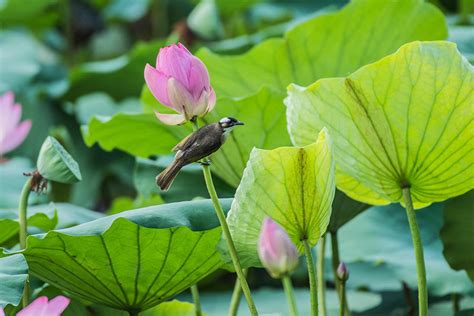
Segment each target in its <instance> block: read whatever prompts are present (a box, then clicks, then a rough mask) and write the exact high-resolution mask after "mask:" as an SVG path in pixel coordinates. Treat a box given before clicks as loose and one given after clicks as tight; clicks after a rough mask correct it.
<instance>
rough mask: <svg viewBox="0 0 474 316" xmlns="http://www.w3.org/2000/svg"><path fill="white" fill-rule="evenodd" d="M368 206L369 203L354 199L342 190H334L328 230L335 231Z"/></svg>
mask: <svg viewBox="0 0 474 316" xmlns="http://www.w3.org/2000/svg"><path fill="white" fill-rule="evenodd" d="M369 207H370V205H368V204H365V203H360V202H357V201H354V200H353V199H350V198H349V197H347V195H345V194H344V193H343V192H341V191H339V190H336V194H335V195H334V201H333V202H332V212H331V219H330V221H329V225H328V232H331V233H335V232H336V231H337V230H338V229H339V228H341V227H342V226H344V225H345V224H346V223H347V222H349V221H350V220H351V219H353V218H354V217H356V216H357V215H359V214H360V213H362V212H363V211H365V210H366V209H367V208H369Z"/></svg>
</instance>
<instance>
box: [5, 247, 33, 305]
mask: <svg viewBox="0 0 474 316" xmlns="http://www.w3.org/2000/svg"><path fill="white" fill-rule="evenodd" d="M27 279H28V265H27V264H26V260H25V258H24V257H23V255H21V254H16V255H12V256H8V257H4V258H0V309H2V308H5V306H7V305H8V304H11V305H14V306H17V305H18V304H19V303H20V300H21V297H22V295H23V288H24V286H25V282H26V280H27Z"/></svg>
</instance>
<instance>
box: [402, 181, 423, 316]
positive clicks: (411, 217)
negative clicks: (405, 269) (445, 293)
mask: <svg viewBox="0 0 474 316" xmlns="http://www.w3.org/2000/svg"><path fill="white" fill-rule="evenodd" d="M402 192H403V200H404V201H405V209H406V212H407V217H408V224H409V225H410V231H411V238H412V240H413V248H414V249H415V259H416V274H417V275H418V309H419V316H426V315H427V314H428V291H427V290H426V271H425V259H424V257H423V243H422V242H421V236H420V230H419V228H418V224H417V222H416V214H415V210H414V208H413V202H412V200H411V194H410V189H409V188H403V189H402Z"/></svg>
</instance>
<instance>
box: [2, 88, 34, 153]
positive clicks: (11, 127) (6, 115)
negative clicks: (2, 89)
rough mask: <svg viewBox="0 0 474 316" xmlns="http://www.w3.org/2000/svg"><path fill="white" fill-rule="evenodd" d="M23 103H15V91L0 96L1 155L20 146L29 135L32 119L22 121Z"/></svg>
mask: <svg viewBox="0 0 474 316" xmlns="http://www.w3.org/2000/svg"><path fill="white" fill-rule="evenodd" d="M20 118H21V105H20V104H15V100H14V95H13V92H7V93H5V94H4V95H2V96H0V156H2V155H4V154H5V153H7V152H9V151H12V150H13V149H15V148H16V147H18V146H19V145H20V144H21V143H22V142H23V141H24V140H25V138H26V136H27V135H28V132H29V131H30V128H31V121H30V120H26V121H23V122H21V123H20Z"/></svg>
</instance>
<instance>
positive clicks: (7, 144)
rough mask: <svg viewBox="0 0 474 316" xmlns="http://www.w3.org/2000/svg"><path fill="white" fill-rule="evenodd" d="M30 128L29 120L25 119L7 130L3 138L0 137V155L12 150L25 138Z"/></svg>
mask: <svg viewBox="0 0 474 316" xmlns="http://www.w3.org/2000/svg"><path fill="white" fill-rule="evenodd" d="M30 129H31V121H30V120H26V121H24V122H22V123H21V124H20V125H18V126H16V127H15V128H14V129H13V130H11V131H8V132H7V134H5V136H4V137H3V139H1V138H0V155H3V154H5V153H7V152H9V151H12V150H13V149H15V148H16V147H18V146H19V145H20V144H21V143H22V142H23V141H24V140H25V138H26V136H27V135H28V132H29V131H30Z"/></svg>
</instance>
